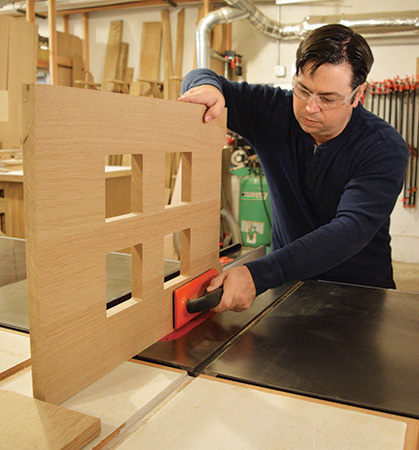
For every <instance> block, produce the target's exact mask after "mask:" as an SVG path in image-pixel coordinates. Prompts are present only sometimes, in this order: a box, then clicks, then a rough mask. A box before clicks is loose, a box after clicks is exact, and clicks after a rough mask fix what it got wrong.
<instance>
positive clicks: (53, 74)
mask: <svg viewBox="0 0 419 450" xmlns="http://www.w3.org/2000/svg"><path fill="white" fill-rule="evenodd" d="M56 9H57V8H56V0H48V31H49V38H48V50H49V75H50V83H51V84H58V64H57V54H58V53H57V15H56Z"/></svg>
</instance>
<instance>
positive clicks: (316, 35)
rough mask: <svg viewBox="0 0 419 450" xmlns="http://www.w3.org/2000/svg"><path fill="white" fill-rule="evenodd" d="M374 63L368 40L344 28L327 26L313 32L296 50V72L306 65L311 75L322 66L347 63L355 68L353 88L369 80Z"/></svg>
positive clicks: (337, 25)
mask: <svg viewBox="0 0 419 450" xmlns="http://www.w3.org/2000/svg"><path fill="white" fill-rule="evenodd" d="M373 62H374V57H373V55H372V52H371V49H370V47H369V45H368V44H367V41H366V40H365V39H364V38H363V37H362V36H361V35H359V34H357V33H355V32H354V31H353V30H352V29H351V28H348V27H346V26H344V25H339V24H333V25H325V26H323V27H320V28H316V29H315V30H313V31H311V32H310V33H309V34H308V36H307V37H306V38H305V39H304V40H303V41H302V42H301V43H300V45H299V47H298V49H297V59H296V72H297V74H299V73H301V72H302V71H303V70H304V68H305V67H306V66H307V65H311V67H310V75H313V74H314V73H315V72H316V70H317V69H318V68H319V67H320V66H322V65H323V64H333V65H338V64H347V65H349V66H350V67H351V69H352V89H355V88H356V87H357V86H359V85H360V84H362V83H364V82H365V81H366V79H367V76H368V73H369V71H370V70H371V66H372V64H373Z"/></svg>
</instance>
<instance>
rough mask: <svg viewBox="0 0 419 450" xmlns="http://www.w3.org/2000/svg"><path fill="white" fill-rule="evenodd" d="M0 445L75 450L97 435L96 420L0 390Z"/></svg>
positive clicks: (98, 422)
mask: <svg viewBox="0 0 419 450" xmlns="http://www.w3.org/2000/svg"><path fill="white" fill-rule="evenodd" d="M0 404H1V408H0V423H1V427H0V442H1V444H0V446H1V447H2V448H10V449H12V448H13V449H30V448H32V449H37V450H51V449H54V450H77V449H81V448H83V447H84V446H85V445H86V444H87V443H88V442H89V441H90V440H92V439H93V438H94V437H95V436H96V435H98V434H99V433H100V420H99V419H97V418H96V417H91V416H88V415H86V414H82V413H78V412H75V411H70V410H69V409H64V408H61V407H59V406H56V405H51V404H48V403H45V402H42V401H40V400H36V399H33V398H30V397H25V396H24V395H20V394H16V393H14V392H9V391H5V390H0Z"/></svg>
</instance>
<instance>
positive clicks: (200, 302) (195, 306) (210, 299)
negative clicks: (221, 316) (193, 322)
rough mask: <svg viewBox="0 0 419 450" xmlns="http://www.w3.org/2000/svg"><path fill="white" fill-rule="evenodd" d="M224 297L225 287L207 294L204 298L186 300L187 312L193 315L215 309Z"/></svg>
mask: <svg viewBox="0 0 419 450" xmlns="http://www.w3.org/2000/svg"><path fill="white" fill-rule="evenodd" d="M222 296H223V287H222V286H221V287H219V288H218V289H215V290H214V291H212V292H207V293H206V294H205V295H204V296H202V297H198V298H195V299H192V300H186V310H187V311H188V313H190V314H193V313H197V312H202V311H207V310H208V309H211V308H215V307H216V306H217V305H218V304H219V303H220V301H221V297H222Z"/></svg>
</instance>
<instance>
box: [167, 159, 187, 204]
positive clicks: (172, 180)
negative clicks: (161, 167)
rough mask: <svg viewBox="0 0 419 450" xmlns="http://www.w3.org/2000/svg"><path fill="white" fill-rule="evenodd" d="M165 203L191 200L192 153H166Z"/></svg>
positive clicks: (179, 202)
mask: <svg viewBox="0 0 419 450" xmlns="http://www.w3.org/2000/svg"><path fill="white" fill-rule="evenodd" d="M165 174H166V177H165V193H166V205H170V206H177V205H179V204H181V203H187V202H190V201H191V186H192V181H191V178H192V153H191V152H182V153H166V171H165Z"/></svg>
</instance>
